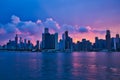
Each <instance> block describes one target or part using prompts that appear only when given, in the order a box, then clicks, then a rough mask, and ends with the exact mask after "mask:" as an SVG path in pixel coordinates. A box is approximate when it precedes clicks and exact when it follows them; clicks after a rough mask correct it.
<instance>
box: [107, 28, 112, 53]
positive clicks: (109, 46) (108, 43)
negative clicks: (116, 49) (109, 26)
mask: <svg viewBox="0 0 120 80" xmlns="http://www.w3.org/2000/svg"><path fill="white" fill-rule="evenodd" d="M106 49H107V50H109V51H110V50H111V34H110V30H106Z"/></svg>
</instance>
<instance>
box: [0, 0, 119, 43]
mask: <svg viewBox="0 0 120 80" xmlns="http://www.w3.org/2000/svg"><path fill="white" fill-rule="evenodd" d="M0 7H1V9H0V36H1V38H0V44H4V43H5V42H7V41H8V39H13V35H15V34H19V35H20V36H21V37H23V38H27V39H30V40H31V41H32V42H33V43H35V41H36V40H41V39H40V37H42V36H41V34H42V32H43V29H44V28H45V27H48V28H50V32H51V33H55V32H58V33H59V34H60V36H59V39H60V38H61V36H62V33H63V32H64V31H66V30H67V31H69V34H70V36H71V37H72V38H74V40H73V41H74V42H77V41H81V40H82V38H86V39H89V40H90V41H91V42H95V41H94V37H96V36H99V38H103V39H105V36H104V35H105V30H107V29H109V30H112V31H111V36H115V35H116V33H117V34H119V33H120V28H119V27H120V24H119V23H120V15H119V14H120V9H119V7H120V0H93V1H90V0H52V1H48V0H20V1H16V0H12V1H10V0H7V1H4V0H0ZM36 38H37V39H36ZM34 39H36V40H35V41H34Z"/></svg>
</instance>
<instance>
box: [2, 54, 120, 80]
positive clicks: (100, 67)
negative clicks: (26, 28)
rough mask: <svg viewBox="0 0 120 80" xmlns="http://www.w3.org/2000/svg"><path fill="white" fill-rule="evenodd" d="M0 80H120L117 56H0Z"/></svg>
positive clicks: (119, 59) (119, 58) (118, 56)
mask: <svg viewBox="0 0 120 80" xmlns="http://www.w3.org/2000/svg"><path fill="white" fill-rule="evenodd" d="M0 80H120V53H102V52H91V53H89V52H73V53H32V52H0Z"/></svg>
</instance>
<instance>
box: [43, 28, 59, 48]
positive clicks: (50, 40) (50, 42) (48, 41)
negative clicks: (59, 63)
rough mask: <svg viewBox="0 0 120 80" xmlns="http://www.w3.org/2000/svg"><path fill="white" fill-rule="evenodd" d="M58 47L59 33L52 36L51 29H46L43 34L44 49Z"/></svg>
mask: <svg viewBox="0 0 120 80" xmlns="http://www.w3.org/2000/svg"><path fill="white" fill-rule="evenodd" d="M57 47H58V33H55V34H50V33H49V29H48V28H45V31H44V33H43V34H42V49H43V50H48V49H57Z"/></svg>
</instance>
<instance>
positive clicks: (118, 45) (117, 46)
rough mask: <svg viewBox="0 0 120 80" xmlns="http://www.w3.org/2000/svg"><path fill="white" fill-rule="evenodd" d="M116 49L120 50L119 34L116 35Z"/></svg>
mask: <svg viewBox="0 0 120 80" xmlns="http://www.w3.org/2000/svg"><path fill="white" fill-rule="evenodd" d="M116 49H117V50H118V49H120V37H119V34H116Z"/></svg>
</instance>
